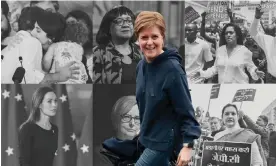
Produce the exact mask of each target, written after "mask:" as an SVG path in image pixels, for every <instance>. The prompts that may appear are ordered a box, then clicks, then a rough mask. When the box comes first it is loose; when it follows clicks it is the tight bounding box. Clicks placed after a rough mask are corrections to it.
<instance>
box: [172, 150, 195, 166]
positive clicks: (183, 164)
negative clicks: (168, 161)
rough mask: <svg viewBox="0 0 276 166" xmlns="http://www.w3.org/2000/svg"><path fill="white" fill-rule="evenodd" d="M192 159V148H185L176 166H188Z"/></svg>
mask: <svg viewBox="0 0 276 166" xmlns="http://www.w3.org/2000/svg"><path fill="white" fill-rule="evenodd" d="M191 157H192V148H188V147H183V148H182V149H181V151H180V153H179V155H178V158H177V162H176V165H177V166H188V164H189V162H190V161H191Z"/></svg>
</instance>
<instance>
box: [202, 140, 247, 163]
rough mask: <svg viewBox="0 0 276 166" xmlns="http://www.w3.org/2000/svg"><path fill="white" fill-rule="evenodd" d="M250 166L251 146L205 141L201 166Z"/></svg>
mask: <svg viewBox="0 0 276 166" xmlns="http://www.w3.org/2000/svg"><path fill="white" fill-rule="evenodd" d="M222 165H227V166H250V165H251V144H249V143H236V142H213V141H205V142H204V144H203V155H202V166H222Z"/></svg>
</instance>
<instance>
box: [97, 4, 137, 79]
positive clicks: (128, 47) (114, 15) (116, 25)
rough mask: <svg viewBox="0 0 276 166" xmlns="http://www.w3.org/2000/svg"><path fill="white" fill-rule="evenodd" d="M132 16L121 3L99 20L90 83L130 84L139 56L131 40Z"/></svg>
mask: <svg viewBox="0 0 276 166" xmlns="http://www.w3.org/2000/svg"><path fill="white" fill-rule="evenodd" d="M134 19H135V16H134V14H133V12H132V11H131V10H130V9H128V8H127V7H125V6H116V7H114V8H113V9H111V10H110V11H108V12H107V13H106V14H105V16H104V17H103V19H102V22H101V25H100V28H99V31H98V33H97V35H96V42H97V44H98V45H97V46H96V47H95V48H93V63H94V65H93V83H96V84H134V83H135V82H136V74H135V72H136V65H137V63H138V62H139V60H140V59H141V58H142V53H141V52H140V51H139V47H138V46H137V45H136V44H135V43H134V42H135V39H134V35H133V34H134V33H133V25H134Z"/></svg>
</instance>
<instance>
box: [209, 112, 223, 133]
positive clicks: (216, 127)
mask: <svg viewBox="0 0 276 166" xmlns="http://www.w3.org/2000/svg"><path fill="white" fill-rule="evenodd" d="M209 124H210V126H211V132H212V133H211V136H212V137H214V136H215V135H216V134H217V133H218V132H220V131H223V130H224V129H223V127H222V126H221V120H220V119H219V118H218V117H210V118H209Z"/></svg>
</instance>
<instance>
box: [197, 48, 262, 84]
mask: <svg viewBox="0 0 276 166" xmlns="http://www.w3.org/2000/svg"><path fill="white" fill-rule="evenodd" d="M245 68H247V70H248V72H249V73H250V75H251V76H252V78H253V79H254V80H258V76H257V74H256V72H255V70H256V69H257V67H256V66H255V65H254V63H253V61H252V53H251V52H250V51H249V50H248V49H247V48H246V47H245V46H242V45H238V46H237V47H236V48H235V49H234V50H233V52H232V53H231V55H229V56H228V54H227V50H226V45H223V46H221V47H219V48H218V49H217V51H216V61H215V63H214V66H213V67H211V68H208V69H207V70H205V71H202V70H201V71H200V76H201V77H203V78H210V77H212V76H214V75H215V74H218V79H219V83H220V84H221V83H240V84H241V83H248V82H249V78H248V76H247V75H246V73H245Z"/></svg>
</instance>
